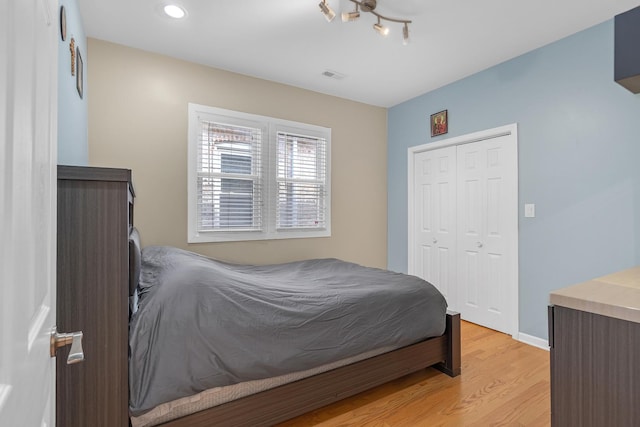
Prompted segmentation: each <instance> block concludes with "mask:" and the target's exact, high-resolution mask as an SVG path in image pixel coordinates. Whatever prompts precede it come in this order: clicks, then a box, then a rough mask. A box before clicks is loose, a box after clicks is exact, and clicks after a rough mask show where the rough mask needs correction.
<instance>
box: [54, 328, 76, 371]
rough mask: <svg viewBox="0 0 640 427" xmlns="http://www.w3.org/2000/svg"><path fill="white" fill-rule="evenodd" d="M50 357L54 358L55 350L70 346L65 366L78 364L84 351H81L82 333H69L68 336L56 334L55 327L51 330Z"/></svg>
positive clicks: (56, 329)
mask: <svg viewBox="0 0 640 427" xmlns="http://www.w3.org/2000/svg"><path fill="white" fill-rule="evenodd" d="M50 342H51V346H50V350H49V352H50V354H51V357H56V350H57V349H59V348H60V347H64V346H65V345H69V344H71V350H69V357H67V365H73V364H74V363H80V362H82V361H83V360H84V351H83V350H82V331H80V332H70V333H68V334H61V333H58V328H57V326H54V327H53V328H52V329H51V341H50Z"/></svg>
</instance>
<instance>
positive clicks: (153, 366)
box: [129, 246, 447, 415]
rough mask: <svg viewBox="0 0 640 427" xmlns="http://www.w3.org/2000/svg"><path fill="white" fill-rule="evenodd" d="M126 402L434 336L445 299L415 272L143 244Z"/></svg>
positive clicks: (144, 407) (147, 403)
mask: <svg viewBox="0 0 640 427" xmlns="http://www.w3.org/2000/svg"><path fill="white" fill-rule="evenodd" d="M139 286H140V288H139V289H140V304H139V308H138V311H137V312H136V314H135V315H134V316H133V318H132V320H131V325H130V327H131V328H130V346H131V355H130V361H129V365H130V374H129V377H130V380H129V381H130V409H131V413H132V414H133V415H140V414H142V413H144V412H146V411H148V410H150V409H152V408H153V407H154V406H156V405H158V404H160V403H163V402H167V401H170V400H174V399H177V398H180V397H184V396H189V395H192V394H195V393H198V392H200V391H203V390H205V389H208V388H213V387H218V386H225V385H229V384H235V383H239V382H242V381H248V380H255V379H263V378H267V377H274V376H278V375H282V374H286V373H291V372H295V371H301V370H305V369H309V368H312V367H316V366H319V365H322V364H326V363H330V362H334V361H337V360H340V359H344V358H347V357H351V356H354V355H357V354H359V353H363V352H365V351H368V350H373V349H377V348H381V347H385V346H397V347H401V346H405V345H409V344H412V343H414V342H417V341H419V340H421V339H424V338H427V337H432V336H437V335H441V334H442V333H443V332H444V328H445V312H446V307H447V303H446V301H445V299H444V297H443V296H442V295H441V294H440V293H439V292H438V291H437V290H436V289H435V288H434V287H433V286H432V285H431V284H429V283H427V282H425V281H424V280H422V279H419V278H417V277H414V276H408V275H404V274H399V273H393V272H390V271H384V270H378V269H374V268H366V267H362V266H359V265H356V264H351V263H347V262H343V261H339V260H336V259H320V260H311V261H302V262H293V263H288V264H281V265H268V266H244V265H233V264H227V263H223V262H219V261H215V260H211V259H209V258H205V257H203V256H200V255H197V254H194V253H191V252H186V251H183V250H180V249H176V248H170V247H160V246H153V247H148V248H145V249H144V250H143V253H142V273H141V277H140V285H139Z"/></svg>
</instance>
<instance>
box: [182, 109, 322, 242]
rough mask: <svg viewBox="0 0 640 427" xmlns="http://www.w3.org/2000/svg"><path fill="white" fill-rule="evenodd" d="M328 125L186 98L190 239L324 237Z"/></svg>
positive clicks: (224, 239)
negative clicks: (301, 121)
mask: <svg viewBox="0 0 640 427" xmlns="http://www.w3.org/2000/svg"><path fill="white" fill-rule="evenodd" d="M330 143H331V129H328V128H323V127H319V126H313V125H308V124H303V123H297V122H291V121H286V120H279V119H273V118H270V117H264V116H257V115H253V114H246V113H240V112H236V111H230V110H223V109H219V108H213V107H206V106H202V105H196V104H189V186H188V189H189V207H188V210H189V236H188V241H189V242H190V243H195V242H220V241H238V240H263V239H286V238H301V237H325V236H330V235H331V226H330V223H331V221H330V212H331V206H330V200H331V197H330V189H331V186H330V173H329V170H330V169H329V158H330V154H329V153H330Z"/></svg>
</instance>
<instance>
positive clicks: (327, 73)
mask: <svg viewBox="0 0 640 427" xmlns="http://www.w3.org/2000/svg"><path fill="white" fill-rule="evenodd" d="M322 75H323V76H325V77H329V78H330V79H335V80H342V79H344V78H345V77H346V76H345V75H344V74H342V73H339V72H337V71H331V70H325V71H323V72H322Z"/></svg>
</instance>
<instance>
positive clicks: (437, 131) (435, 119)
mask: <svg viewBox="0 0 640 427" xmlns="http://www.w3.org/2000/svg"><path fill="white" fill-rule="evenodd" d="M447 132H449V120H448V118H447V110H442V111H439V112H437V113H435V114H432V115H431V136H432V137H434V136H438V135H444V134H445V133H447Z"/></svg>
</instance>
